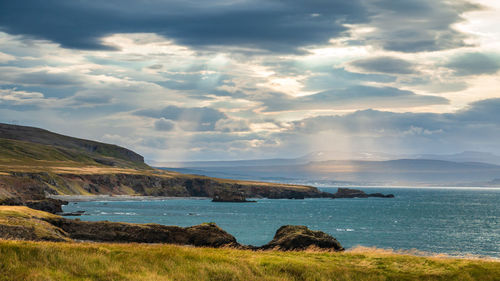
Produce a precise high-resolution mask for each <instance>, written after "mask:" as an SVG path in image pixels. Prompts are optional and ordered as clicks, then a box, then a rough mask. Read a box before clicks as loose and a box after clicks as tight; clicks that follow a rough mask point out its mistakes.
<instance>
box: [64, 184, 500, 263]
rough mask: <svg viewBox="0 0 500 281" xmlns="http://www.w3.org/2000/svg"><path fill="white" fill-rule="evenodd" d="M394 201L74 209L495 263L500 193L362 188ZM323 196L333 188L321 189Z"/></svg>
mask: <svg viewBox="0 0 500 281" xmlns="http://www.w3.org/2000/svg"><path fill="white" fill-rule="evenodd" d="M362 189H363V190H365V191H367V192H382V193H393V194H395V195H396V198H392V199H384V198H364V199H305V200H285V199H280V200H271V199H258V200H257V201H258V202H257V203H213V202H211V201H210V200H209V199H168V200H162V201H121V202H78V203H70V204H69V205H68V206H65V207H64V211H66V212H71V211H77V210H85V211H86V213H87V214H88V215H84V216H81V217H80V219H82V220H89V221H98V220H109V221H123V222H132V223H159V224H165V225H179V226H190V225H195V224H200V223H203V222H215V223H217V224H218V225H219V226H220V227H222V228H223V229H225V230H226V231H228V232H229V233H231V234H232V235H234V236H235V237H236V239H237V240H238V242H240V243H243V244H252V245H262V244H265V243H267V242H268V241H270V240H271V239H272V237H273V235H274V233H275V231H276V230H277V229H278V228H279V227H280V226H282V225H285V224H295V225H307V226H308V227H310V228H312V229H316V230H322V231H325V232H327V233H329V234H331V235H333V236H334V237H336V238H337V239H338V240H339V241H340V243H341V244H342V245H343V246H344V247H345V248H351V247H354V246H356V245H362V246H375V247H379V248H392V249H417V250H421V251H428V252H434V253H447V254H452V255H464V254H473V255H486V256H492V257H500V189H437V188H433V189H430V188H362ZM324 190H326V191H333V192H334V191H335V190H336V189H328V188H324Z"/></svg>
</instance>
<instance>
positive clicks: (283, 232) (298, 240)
mask: <svg viewBox="0 0 500 281" xmlns="http://www.w3.org/2000/svg"><path fill="white" fill-rule="evenodd" d="M309 247H316V248H321V249H330V250H334V251H343V250H344V248H343V247H342V246H341V245H340V243H339V242H338V241H337V239H335V238H333V237H332V236H330V235H328V234H326V233H324V232H322V231H313V230H310V229H309V228H307V226H303V225H285V226H282V227H280V228H279V229H278V231H276V234H275V235H274V238H273V240H271V242H269V243H267V244H266V245H264V246H262V247H260V249H264V250H265V249H277V250H284V251H290V250H305V249H307V248H309Z"/></svg>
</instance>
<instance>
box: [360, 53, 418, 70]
mask: <svg viewBox="0 0 500 281" xmlns="http://www.w3.org/2000/svg"><path fill="white" fill-rule="evenodd" d="M350 65H351V66H354V67H355V68H358V69H360V70H361V71H365V72H375V73H388V74H413V73H415V72H416V70H415V66H414V65H413V64H412V63H411V62H409V61H407V60H403V59H399V58H394V57H374V58H367V59H360V60H355V61H353V62H351V63H350Z"/></svg>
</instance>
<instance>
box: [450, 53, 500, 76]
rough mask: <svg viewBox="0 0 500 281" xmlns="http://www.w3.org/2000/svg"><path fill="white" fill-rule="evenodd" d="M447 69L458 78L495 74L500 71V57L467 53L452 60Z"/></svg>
mask: <svg viewBox="0 0 500 281" xmlns="http://www.w3.org/2000/svg"><path fill="white" fill-rule="evenodd" d="M445 66H446V67H448V68H450V69H453V70H454V71H455V75H457V76H468V75H481V74H495V73H496V72H498V70H500V56H499V55H491V54H482V53H467V54H463V55H460V56H458V57H455V58H452V59H451V60H450V61H449V62H448V63H446V64H445Z"/></svg>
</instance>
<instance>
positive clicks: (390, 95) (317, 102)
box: [264, 86, 448, 111]
mask: <svg viewBox="0 0 500 281" xmlns="http://www.w3.org/2000/svg"><path fill="white" fill-rule="evenodd" d="M264 101H265V105H266V106H267V111H284V110H307V109H335V108H349V107H355V108H360V107H365V108H371V107H374V108H380V107H405V106H409V105H411V106H423V105H432V104H447V103H448V100H447V99H445V98H443V97H437V96H426V95H417V94H415V93H413V92H411V91H404V90H399V89H396V88H392V87H370V86H353V87H349V88H346V89H341V90H330V91H324V92H320V93H317V94H313V95H309V96H303V97H297V98H292V97H290V96H287V95H284V94H274V95H271V96H270V97H269V98H267V99H265V100H264Z"/></svg>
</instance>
